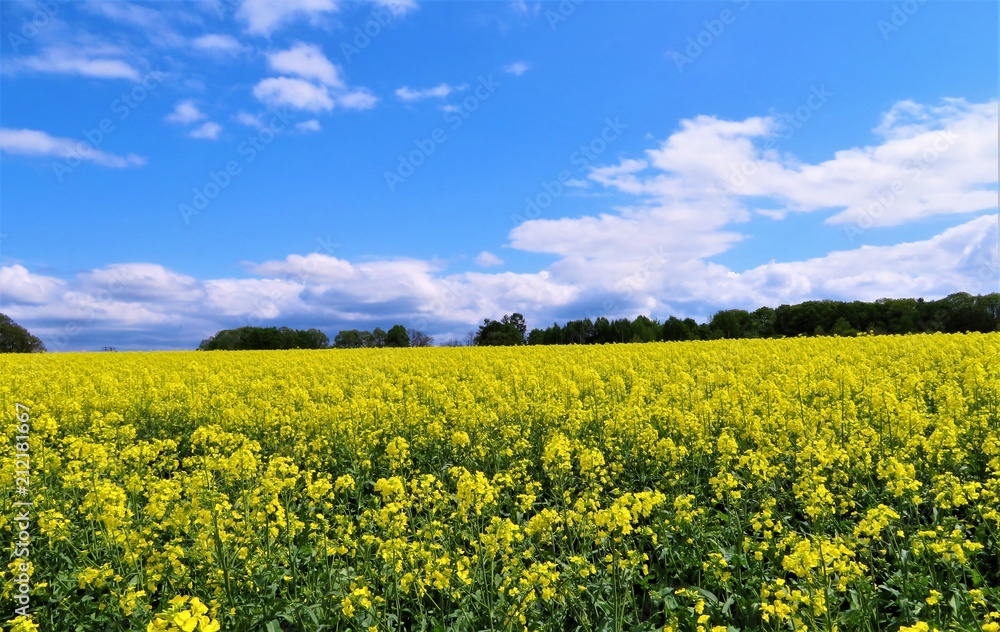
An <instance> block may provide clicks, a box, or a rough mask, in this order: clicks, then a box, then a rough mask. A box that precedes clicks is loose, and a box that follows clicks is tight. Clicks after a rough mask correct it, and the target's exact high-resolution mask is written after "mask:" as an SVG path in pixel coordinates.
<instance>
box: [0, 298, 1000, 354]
mask: <svg viewBox="0 0 1000 632" xmlns="http://www.w3.org/2000/svg"><path fill="white" fill-rule="evenodd" d="M972 331H976V332H984V333H985V332H991V331H1000V293H993V294H986V295H983V296H973V295H970V294H967V293H965V292H959V293H957V294H951V295H949V296H947V297H945V298H943V299H940V300H937V301H925V300H924V299H922V298H916V299H913V298H901V299H893V298H883V299H879V300H877V301H874V302H864V301H851V302H845V301H806V302H804V303H798V304H796V305H781V306H780V307H777V308H771V307H761V308H759V309H756V310H754V311H752V312H748V311H746V310H742V309H727V310H722V311H719V312H716V313H715V314H714V315H713V316H712V318H711V319H710V320H709V321H708V322H706V323H698V322H696V321H695V320H694V319H693V318H685V319H683V320H682V319H680V318H677V317H676V316H670V317H669V318H667V319H666V320H665V321H663V322H660V321H659V320H656V319H652V318H649V317H648V316H637V317H636V318H635V319H632V320H630V319H628V318H617V319H614V320H612V319H609V318H605V317H603V316H602V317H599V318H597V319H595V320H591V319H589V318H584V319H582V320H570V321H567V322H566V323H565V324H563V325H560V324H559V323H553V324H552V325H551V326H550V327H546V328H545V329H538V328H536V329H532V330H530V331H529V330H528V326H527V322H526V321H525V318H524V316H523V315H522V314H519V313H517V312H515V313H513V314H509V315H504V316H503V317H502V318H500V319H499V320H493V319H490V318H487V319H485V320H484V321H483V324H482V325H481V326H480V327H479V330H478V331H477V332H475V333H473V332H470V334H469V336H468V339H467V340H465V341H460V340H452V341H449V342H447V343H445V344H446V345H447V346H453V345H464V344H473V345H478V346H508V345H522V344H529V345H565V344H610V343H623V342H654V341H679V340H717V339H723V338H724V339H736V338H780V337H795V336H825V335H831V336H853V335H856V334H858V333H870V334H912V333H932V332H943V333H961V332H972ZM433 343H434V339H433V338H431V337H430V336H428V335H426V334H425V333H424V332H422V331H419V330H416V329H407V328H405V327H403V326H402V325H394V326H392V327H390V328H389V330H388V331H386V330H383V329H381V328H380V327H376V328H375V329H373V330H371V331H368V330H358V329H345V330H342V331H340V332H339V333H337V335H336V336H335V337H334V339H333V341H332V342H331V341H330V338H329V337H328V336H327V335H326V334H325V333H323V332H322V331H320V330H319V329H315V328H313V329H305V330H301V329H290V328H288V327H239V328H237V329H223V330H222V331H219V332H218V333H216V334H215V335H214V336H212V337H210V338H208V339H206V340H202V341H201V344H200V345H198V349H199V350H202V351H211V350H217V349H224V350H233V351H235V350H250V349H259V350H276V349H328V348H334V349H357V348H381V347H427V346H430V345H432V344H433ZM45 350H46V349H45V345H44V344H43V343H42V341H41V340H40V339H39V338H38V337H36V336H34V335H32V334H31V333H30V332H28V330H26V329H25V328H24V327H21V326H20V325H18V324H17V323H15V322H14V321H13V320H11V319H10V318H9V317H8V316H6V315H4V314H0V353H32V352H43V351H45Z"/></svg>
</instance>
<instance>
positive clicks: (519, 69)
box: [503, 61, 531, 77]
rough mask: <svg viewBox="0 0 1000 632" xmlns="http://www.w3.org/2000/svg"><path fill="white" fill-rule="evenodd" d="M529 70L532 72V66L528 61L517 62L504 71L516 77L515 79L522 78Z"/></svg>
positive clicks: (506, 67)
mask: <svg viewBox="0 0 1000 632" xmlns="http://www.w3.org/2000/svg"><path fill="white" fill-rule="evenodd" d="M529 70H531V64H529V63H528V62H526V61H515V62H514V63H513V64H508V65H506V66H504V67H503V71H504V72H505V73H507V74H510V75H514V76H515V77H520V76H521V75H523V74H524V73H526V72H528V71H529Z"/></svg>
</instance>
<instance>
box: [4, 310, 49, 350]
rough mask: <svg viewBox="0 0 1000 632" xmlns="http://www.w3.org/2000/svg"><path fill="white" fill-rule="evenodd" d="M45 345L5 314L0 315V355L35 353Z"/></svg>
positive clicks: (43, 348)
mask: <svg viewBox="0 0 1000 632" xmlns="http://www.w3.org/2000/svg"><path fill="white" fill-rule="evenodd" d="M42 351H45V344H44V343H42V341H41V340H40V339H39V338H38V337H37V336H33V335H31V333H29V332H28V330H27V329H25V328H24V327H22V326H20V325H18V324H17V323H15V322H14V321H13V320H11V319H10V317H9V316H7V315H6V314H0V353H37V352H42Z"/></svg>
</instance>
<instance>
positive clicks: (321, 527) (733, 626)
mask: <svg viewBox="0 0 1000 632" xmlns="http://www.w3.org/2000/svg"><path fill="white" fill-rule="evenodd" d="M0 370H2V375H3V380H2V381H0V410H2V411H3V420H4V423H3V427H4V428H5V429H6V433H7V434H6V437H7V441H8V449H7V450H6V451H5V452H4V456H3V459H2V468H0V486H2V487H3V495H2V497H3V499H4V501H3V502H4V506H3V510H2V511H0V534H2V538H3V540H4V542H5V546H8V544H7V543H10V545H9V546H13V551H12V552H11V555H9V556H8V560H9V563H8V565H7V566H6V568H5V575H4V579H5V581H4V584H3V586H4V590H3V595H2V602H3V608H5V616H3V618H2V619H0V620H6V621H7V623H6V625H5V629H14V630H17V631H18V632H23V631H27V630H35V629H40V630H46V631H48V630H52V631H55V632H67V631H75V630H80V631H86V632H90V631H101V632H111V631H114V630H147V631H180V630H183V631H185V632H195V631H203V632H210V631H213V630H224V631H229V630H235V631H256V630H266V631H269V632H276V631H278V630H445V629H448V630H470V631H471V630H525V629H527V630H576V629H580V630H598V629H608V630H663V629H668V630H671V629H672V630H698V631H705V632H724V631H731V630H790V629H809V630H838V629H839V630H887V631H892V632H894V631H896V630H903V631H909V630H934V629H941V630H946V629H948V630H983V631H986V632H997V630H1000V614H998V610H1000V544H998V536H1000V334H968V335H942V334H935V335H918V336H906V337H899V336H885V337H870V336H869V337H861V338H808V339H806V338H801V339H788V340H741V341H714V342H690V343H650V344H641V345H614V346H594V347H563V346H560V347H520V348H458V349H454V348H432V349H370V350H327V351H280V352H209V353H203V352H176V353H174V352H170V353H163V352H161V353H117V354H112V353H108V354H33V355H19V356H5V357H0ZM21 457H30V464H29V463H27V461H28V460H29V459H28V458H21ZM26 466H29V467H28V468H27V469H26ZM28 470H30V475H28ZM25 503H31V504H30V505H27V504H25ZM25 508H27V510H26V509H25ZM25 532H27V535H25ZM26 538H27V539H26ZM8 550H9V551H11V549H8ZM22 587H27V588H22ZM23 604H27V608H28V609H27V610H21V613H23V614H27V616H21V615H20V614H17V611H16V610H15V608H18V607H22V605H23Z"/></svg>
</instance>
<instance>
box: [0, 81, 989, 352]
mask: <svg viewBox="0 0 1000 632" xmlns="http://www.w3.org/2000/svg"><path fill="white" fill-rule="evenodd" d="M288 79H289V80H292V81H295V80H301V81H304V82H306V83H309V82H308V81H306V80H305V79H301V78H298V79H292V78H288ZM310 85H312V84H310ZM324 87H325V86H324ZM330 98H331V99H332V96H331V97H330ZM995 107H996V106H995V104H986V107H983V106H981V105H977V104H968V103H965V102H964V101H957V100H950V101H946V102H944V104H943V105H938V106H923V105H919V104H913V103H909V102H903V103H901V104H897V106H896V107H894V108H892V109H891V110H890V111H889V112H887V113H886V115H885V116H883V117H882V120H881V121H880V122H879V123H878V127H876V130H875V134H876V137H877V138H878V142H877V143H876V144H873V145H871V146H868V147H858V148H849V149H844V150H842V151H839V152H836V153H834V154H833V155H832V157H831V158H830V159H828V160H826V161H823V162H819V163H816V164H810V163H806V162H803V161H800V160H796V159H795V158H794V157H792V156H787V155H783V154H780V153H779V152H778V151H777V150H776V149H775V148H773V147H771V148H769V147H767V146H766V144H765V143H766V141H767V140H768V139H770V138H773V137H774V135H775V134H779V133H780V131H779V130H780V123H779V122H778V121H776V120H774V119H772V118H770V117H753V118H748V119H745V120H742V121H726V120H721V119H718V118H715V117H695V118H692V119H689V120H687V121H684V122H683V123H682V124H681V125H680V127H679V129H678V130H677V131H676V132H674V133H673V134H671V135H670V136H669V137H668V138H666V139H664V140H663V142H661V143H658V144H657V145H656V146H655V147H653V148H651V149H650V150H648V151H647V152H645V154H644V155H642V156H626V157H623V158H621V159H620V160H618V161H617V162H615V163H614V164H610V165H604V166H598V167H594V168H591V169H589V170H588V171H587V173H586V176H587V178H588V180H587V181H588V182H589V183H590V184H591V188H592V189H602V190H606V191H611V192H614V193H615V199H616V202H617V206H615V207H612V208H608V209H606V210H605V211H604V212H603V213H599V214H596V215H582V216H580V215H577V216H572V217H558V216H554V217H544V216H543V217H536V218H535V219H532V220H530V221H526V222H524V223H522V224H520V225H519V226H517V227H515V228H513V229H512V230H511V231H510V243H509V246H510V247H512V248H514V249H517V250H521V251H524V252H531V253H543V254H547V255H552V256H554V257H555V261H554V262H553V263H552V264H550V265H548V266H546V267H545V268H544V269H541V270H538V271H537V272H528V273H523V272H522V273H516V272H491V271H487V270H481V271H477V272H471V271H470V272H464V273H453V272H449V270H448V269H447V267H446V266H444V265H443V264H441V263H440V262H437V261H425V260H420V259H411V258H397V259H373V260H363V261H349V260H346V259H342V258H337V257H333V256H330V255H327V254H321V253H318V252H317V253H312V254H305V255H302V254H292V255H289V256H287V257H285V258H284V259H276V260H271V261H264V262H260V263H247V264H245V270H246V273H247V276H248V277H249V278H221V279H195V278H192V277H189V276H185V275H181V274H178V273H175V272H173V271H170V270H167V269H165V268H162V267H161V266H156V265H154V264H148V263H146V264H139V263H133V264H123V265H121V266H110V267H108V268H102V269H100V270H96V271H91V272H86V273H82V274H79V275H77V276H76V277H74V278H66V279H61V278H55V277H51V276H43V275H38V274H35V273H33V272H32V271H31V270H29V269H28V268H27V267H25V266H22V265H12V266H8V267H4V268H0V302H2V307H3V310H4V313H8V314H9V315H10V316H11V317H12V318H15V320H18V321H19V322H22V324H25V325H26V326H28V327H29V328H31V329H32V330H33V331H34V330H36V329H37V330H38V333H39V335H41V337H42V338H43V340H45V341H46V343H49V342H50V340H49V339H47V338H46V336H54V337H57V339H58V337H59V336H65V332H66V331H67V327H68V326H69V325H72V324H73V323H84V324H83V325H80V326H78V327H77V329H79V330H80V331H81V332H82V333H80V334H79V335H77V336H76V337H75V338H74V337H72V336H71V338H72V340H73V341H75V342H70V343H68V344H70V346H72V345H73V344H76V345H77V346H81V345H86V344H93V342H91V341H95V340H97V339H98V338H99V336H105V338H106V337H107V336H111V335H112V333H113V332H115V331H119V332H120V331H128V332H132V333H135V334H136V335H137V336H138V337H137V338H136V340H142V341H150V340H155V341H157V343H158V344H159V345H160V346H176V347H189V348H190V347H192V346H194V345H196V344H197V342H198V341H199V340H201V339H202V338H204V337H207V336H208V335H210V334H212V333H214V332H215V331H216V330H218V329H221V328H226V327H237V326H241V325H244V324H283V325H289V326H318V327H320V328H321V329H324V330H325V331H328V333H330V334H333V333H335V332H336V331H337V330H338V329H340V328H351V327H363V328H370V327H373V326H383V327H385V326H389V325H391V324H393V323H397V322H398V323H402V324H404V325H406V326H414V327H416V328H418V329H422V330H424V331H427V332H428V333H430V334H432V335H444V336H447V335H452V334H454V333H456V332H457V333H459V334H460V333H461V332H464V331H468V330H469V329H470V328H472V327H474V326H475V324H476V323H478V322H480V321H481V319H482V318H484V317H496V316H498V315H500V314H503V313H510V312H512V311H519V312H521V313H523V314H525V315H526V316H527V317H528V319H529V323H531V324H532V325H536V324H537V325H539V326H540V325H544V324H547V323H549V322H552V320H565V319H567V318H580V317H583V316H596V315H607V316H612V317H617V316H624V315H627V316H635V315H636V314H639V313H646V314H649V315H652V316H656V317H660V318H663V317H665V316H667V315H671V314H672V315H677V316H682V317H684V316H695V317H704V316H706V315H707V314H709V313H711V312H712V311H714V310H716V309H721V308H730V307H743V308H754V307H758V306H760V305H772V306H774V305H778V304H780V303H793V302H799V301H803V300H810V299H827V298H829V299H843V300H853V299H863V300H873V299H877V298H882V297H903V296H922V297H925V298H929V299H932V298H939V297H942V296H945V295H947V294H950V293H953V292H959V291H967V292H970V293H979V292H989V291H996V289H997V285H998V282H1000V252H998V251H1000V242H998V240H1000V235H998V224H1000V215H998V214H997V212H996V200H995V192H996V184H997V176H996V154H995V152H993V153H990V151H989V148H990V147H995V142H996V141H995V138H996V136H997V134H996V132H997V129H996V118H995ZM991 108H992V109H993V111H994V112H993V114H991V113H990V109H991ZM321 109H322V108H321ZM251 120H256V117H252V116H249V115H248V121H247V122H248V123H249V122H252V121H251ZM991 125H992V126H993V127H992V128H991V127H990V126H991ZM14 131H15V132H16V131H18V130H14ZM7 132H8V130H4V131H3V132H0V145H4V146H5V147H4V150H5V151H9V149H8V148H7V147H6V146H8V145H9V144H10V142H9V137H8V136H5V135H4V134H7ZM939 132H943V133H946V134H950V135H953V137H951V136H950V137H949V138H952V141H951V143H950V145H949V146H948V147H947V148H943V149H941V150H939V154H938V156H937V158H935V159H934V160H933V162H928V163H927V164H926V168H925V169H924V170H923V171H922V177H921V178H919V179H917V180H913V181H909V182H908V183H907V186H909V187H913V188H914V190H915V191H919V193H914V194H912V195H910V194H905V193H903V192H897V193H896V196H897V200H898V202H897V204H899V206H898V207H897V206H895V205H890V207H889V208H887V210H886V211H885V213H887V214H889V213H893V212H896V211H895V210H894V209H896V208H899V209H903V210H901V211H899V214H898V215H896V216H895V217H894V218H893V219H892V221H890V222H888V223H893V222H895V223H899V222H916V221H919V220H921V219H923V218H927V217H939V218H940V217H946V218H947V217H954V218H957V219H956V221H955V222H954V223H953V224H952V225H951V227H950V228H947V229H942V230H940V231H939V232H938V234H936V235H934V236H932V237H929V238H926V239H919V240H911V241H906V242H903V243H896V244H891V245H879V246H871V245H858V246H856V245H854V244H853V243H851V242H850V240H848V239H846V233H842V231H843V229H844V227H845V226H846V225H844V224H826V225H824V224H823V223H822V220H824V219H826V220H829V219H830V218H836V217H838V215H839V214H841V213H844V212H845V211H846V210H847V209H849V208H851V205H855V206H856V205H858V204H859V200H863V199H864V197H865V196H866V195H868V194H870V192H871V191H873V190H874V191H877V190H878V188H879V187H881V186H885V185H886V183H887V182H889V183H891V181H892V179H893V178H895V177H897V175H896V174H897V173H898V169H899V167H900V165H902V166H903V167H904V168H905V167H906V161H908V160H921V159H923V157H924V153H923V152H924V150H925V146H926V145H925V143H926V141H927V140H932V141H933V139H934V137H935V135H937V134H938V133H939ZM987 132H988V133H987ZM928 135H930V136H928ZM18 142H20V143H21V144H22V145H23V144H25V142H26V141H25V140H24V139H23V138H22V139H20V140H19V141H18ZM991 143H993V144H991ZM984 148H985V149H984ZM44 151H48V152H51V150H49V149H45V150H43V153H44ZM914 152H916V157H914ZM748 160H749V161H752V162H753V164H754V165H755V168H754V169H753V170H752V173H749V174H745V179H739V178H735V179H734V178H733V169H738V170H745V168H746V167H747V164H748V163H746V161H748ZM938 170H942V171H938ZM738 173H742V171H739V172H738ZM897 188H898V187H897ZM991 188H992V191H993V193H994V195H993V201H992V203H991V205H989V206H980V205H979V204H980V203H972V202H969V203H968V204H966V206H965V208H966V210H965V211H964V213H963V214H962V215H959V214H956V213H952V212H951V211H947V212H945V211H942V210H941V208H940V206H939V205H937V204H936V203H935V202H934V201H935V200H936V199H938V196H944V195H950V196H951V197H952V198H953V199H955V200H958V201H961V200H963V199H967V198H971V199H975V196H976V195H977V192H981V191H984V190H985V191H989V190H991ZM762 199H763V202H762V201H761V200H762ZM984 208H985V210H983V209H984ZM763 212H767V214H768V215H769V216H770V217H771V218H773V219H769V220H760V219H758V220H757V222H763V221H766V222H767V223H768V224H769V225H771V224H772V223H773V222H781V221H783V220H782V219H781V218H782V217H787V216H788V215H790V214H792V213H807V212H811V213H814V214H815V217H816V219H817V222H816V225H817V226H818V227H819V228H820V229H823V230H827V231H832V232H835V233H836V234H838V235H841V234H844V235H845V239H844V241H843V242H842V243H843V245H844V247H843V248H836V249H833V250H832V251H824V252H820V253H817V256H814V257H811V258H806V259H801V260H786V261H778V260H775V261H770V262H767V263H764V264H761V265H754V266H750V267H747V268H746V269H737V268H733V267H730V266H727V265H723V264H721V263H719V262H718V255H719V254H721V253H725V252H727V251H730V250H731V249H733V248H734V247H736V246H737V245H738V244H740V243H741V242H742V241H743V240H744V239H746V238H747V237H748V236H752V231H753V228H754V223H753V222H751V221H749V220H751V219H752V218H754V217H755V216H756V215H759V214H761V213H763ZM836 221H840V220H836ZM880 221H882V222H883V224H880V225H883V226H884V225H886V220H880ZM873 230H874V227H873ZM883 234H884V233H883ZM861 236H862V237H863V234H862V235H861ZM862 241H863V239H862ZM475 263H477V264H478V265H480V266H483V267H484V268H488V267H492V266H495V265H499V264H500V263H502V261H501V260H500V258H499V257H497V256H496V255H494V254H493V253H490V252H482V253H480V254H479V255H478V256H477V257H476V258H475ZM80 314H84V316H80ZM81 319H82V320H81ZM167 330H169V331H171V332H175V333H172V334H164V333H163V332H165V331H167ZM130 335H131V334H130ZM105 344H106V343H105ZM134 344H136V345H139V344H140V343H139V342H135V343H134ZM141 344H147V343H145V342H143V343H141ZM50 346H51V345H50ZM123 346H124V345H123Z"/></svg>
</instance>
